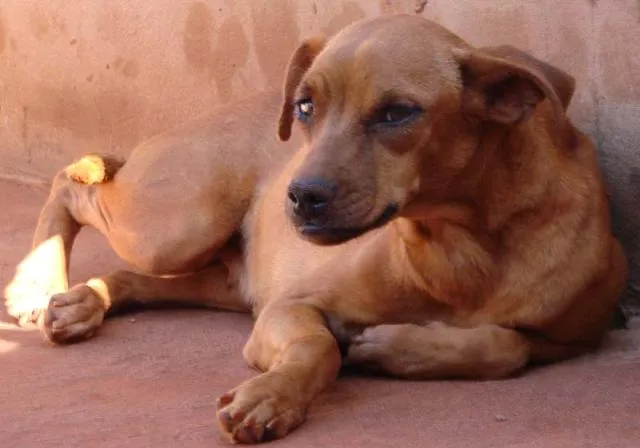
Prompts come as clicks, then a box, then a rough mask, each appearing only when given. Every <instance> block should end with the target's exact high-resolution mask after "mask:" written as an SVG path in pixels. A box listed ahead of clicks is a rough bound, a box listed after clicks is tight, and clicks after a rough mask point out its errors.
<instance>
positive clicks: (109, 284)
mask: <svg viewBox="0 0 640 448" xmlns="http://www.w3.org/2000/svg"><path fill="white" fill-rule="evenodd" d="M238 281H239V279H238V277H237V276H236V275H235V272H234V269H233V264H227V263H225V262H216V263H214V264H212V265H210V266H208V267H207V268H204V269H202V270H200V271H197V272H195V273H193V274H187V275H181V276H175V277H153V276H147V275H142V274H137V273H134V272H129V271H118V272H115V273H113V274H111V275H107V276H104V277H100V278H93V279H90V280H89V281H88V282H86V283H84V284H79V285H76V286H74V287H73V288H71V289H70V290H69V291H67V292H65V293H61V294H56V295H55V296H53V298H52V299H51V302H50V303H49V306H48V308H47V310H46V312H45V313H44V319H43V325H42V330H43V332H44V334H45V336H46V337H47V339H49V340H50V341H51V342H55V343H68V342H76V341H79V340H83V339H87V338H90V337H91V336H93V335H94V334H95V332H96V331H97V329H98V328H99V327H100V326H101V325H102V321H103V319H104V316H105V314H106V313H108V312H109V311H112V310H116V309H117V308H119V307H121V306H123V305H127V304H128V303H140V304H142V305H147V306H152V305H154V304H160V303H163V302H166V303H171V304H181V305H188V306H203V307H209V308H216V309H222V310H228V311H240V312H249V311H250V310H251V306H250V304H249V302H248V301H246V300H245V299H244V296H243V295H242V294H241V288H240V287H239V285H238Z"/></svg>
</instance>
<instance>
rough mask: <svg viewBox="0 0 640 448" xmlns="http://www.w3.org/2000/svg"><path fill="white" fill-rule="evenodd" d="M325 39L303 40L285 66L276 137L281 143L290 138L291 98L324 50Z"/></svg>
mask: <svg viewBox="0 0 640 448" xmlns="http://www.w3.org/2000/svg"><path fill="white" fill-rule="evenodd" d="M325 42H326V39H325V38H324V37H313V38H310V39H307V40H305V41H304V42H302V44H300V46H299V47H298V48H297V49H296V50H295V51H294V52H293V55H292V56H291V59H289V64H288V65H287V69H286V75H285V79H284V85H283V87H282V90H283V92H282V93H283V102H282V109H281V111H280V120H279V121H278V137H279V138H280V140H281V141H287V140H289V137H291V126H292V124H293V96H294V94H295V91H296V88H297V87H298V85H299V84H300V81H301V80H302V77H303V76H304V74H305V73H306V72H307V70H308V69H309V67H310V66H311V64H312V63H313V60H314V59H315V58H316V56H317V55H318V53H320V51H322V49H323V48H324V44H325Z"/></svg>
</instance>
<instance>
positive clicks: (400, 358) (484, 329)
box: [345, 322, 532, 379]
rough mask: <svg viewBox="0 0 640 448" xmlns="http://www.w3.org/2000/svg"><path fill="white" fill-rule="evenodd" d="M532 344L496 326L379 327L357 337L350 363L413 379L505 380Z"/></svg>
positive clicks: (527, 355) (524, 361) (525, 360)
mask: <svg viewBox="0 0 640 448" xmlns="http://www.w3.org/2000/svg"><path fill="white" fill-rule="evenodd" d="M531 349H532V347H531V343H530V341H529V340H528V338H527V337H526V336H524V335H522V334H520V333H519V332H518V331H515V330H511V329H507V328H502V327H499V326H497V325H483V326H479V327H474V328H456V327H451V326H448V325H446V324H444V323H439V322H434V323H432V324H429V325H425V326H419V325H413V324H397V325H379V326H374V327H370V328H368V329H366V330H364V332H362V334H360V335H358V336H356V337H355V338H353V340H352V344H351V346H350V347H349V351H348V355H347V357H346V359H345V364H349V365H354V366H360V367H364V368H370V369H371V370H374V371H378V372H380V373H384V374H388V375H391V376H395V377H400V378H411V379H445V378H465V379H490V378H504V377H508V376H510V375H512V374H514V373H515V372H517V371H519V370H520V369H522V368H523V367H524V366H525V365H526V364H527V363H528V362H529V359H530V355H531Z"/></svg>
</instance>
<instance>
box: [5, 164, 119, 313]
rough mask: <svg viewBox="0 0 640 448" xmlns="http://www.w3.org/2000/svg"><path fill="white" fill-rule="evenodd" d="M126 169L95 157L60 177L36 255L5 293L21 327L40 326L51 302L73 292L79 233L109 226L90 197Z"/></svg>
mask: <svg viewBox="0 0 640 448" xmlns="http://www.w3.org/2000/svg"><path fill="white" fill-rule="evenodd" d="M123 164H124V160H122V159H119V158H117V157H111V156H91V155H90V156H85V157H83V158H82V159H80V160H79V161H78V162H76V163H73V164H71V165H69V166H67V167H66V168H65V169H64V170H62V171H60V172H59V173H58V174H57V175H56V176H55V177H54V179H53V184H52V187H51V191H50V193H49V197H48V198H47V201H46V203H45V205H44V207H43V208H42V210H41V212H40V215H39V217H38V223H37V226H36V230H35V234H34V237H33V243H32V250H31V252H30V253H29V254H28V255H27V257H25V258H24V260H23V261H22V262H21V263H20V265H19V266H18V268H17V270H16V274H15V276H14V277H13V279H12V280H11V282H10V283H9V285H8V286H7V287H6V288H5V291H4V296H5V300H6V308H7V312H8V313H9V314H10V315H11V316H13V317H15V318H17V319H18V320H19V322H20V324H22V325H25V324H28V323H35V322H37V321H38V319H39V318H40V317H41V316H42V312H43V311H44V310H45V309H46V308H47V305H48V303H49V300H50V298H51V296H52V295H53V294H56V293H61V292H64V291H66V290H67V289H68V287H69V280H68V268H69V258H70V254H71V248H72V246H73V242H74V240H75V238H76V236H77V235H78V232H79V231H80V229H81V227H82V226H83V225H87V224H88V225H93V226H95V227H98V228H99V227H100V226H101V225H103V224H102V223H101V222H100V221H101V219H100V217H99V216H97V215H96V211H95V210H91V209H92V207H91V200H90V197H91V195H92V194H94V193H95V189H96V188H97V186H95V185H93V184H100V183H103V182H107V181H109V180H111V179H112V178H113V176H114V175H115V173H116V171H117V170H118V169H119V168H120V167H121V166H122V165H123ZM92 215H93V216H92Z"/></svg>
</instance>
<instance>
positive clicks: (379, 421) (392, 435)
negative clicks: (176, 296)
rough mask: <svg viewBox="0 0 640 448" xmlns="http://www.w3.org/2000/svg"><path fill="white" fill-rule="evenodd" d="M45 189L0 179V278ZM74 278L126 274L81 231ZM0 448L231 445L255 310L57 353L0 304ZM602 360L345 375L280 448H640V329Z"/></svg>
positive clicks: (123, 320)
mask: <svg viewBox="0 0 640 448" xmlns="http://www.w3.org/2000/svg"><path fill="white" fill-rule="evenodd" d="M44 197H45V194H44V192H43V190H41V189H38V188H33V187H26V186H18V185H17V184H13V183H8V182H4V181H0V210H2V216H1V217H0V284H2V285H3V286H4V284H5V283H6V281H7V280H8V279H9V278H10V276H11V275H12V273H13V269H14V267H15V264H16V263H17V262H18V261H19V260H20V258H21V257H22V256H24V254H26V251H27V250H28V248H29V243H30V239H31V233H32V231H33V227H34V224H35V219H36V216H37V212H38V209H39V207H40V205H41V204H42V202H43V200H44ZM77 247H78V250H77V251H76V252H75V258H74V259H73V278H74V279H75V280H81V279H83V278H86V277H87V276H90V275H94V274H98V273H101V272H106V271H109V270H111V269H113V268H115V267H119V266H121V265H120V263H119V262H118V261H117V260H116V259H115V257H114V255H113V254H112V253H111V251H110V250H109V249H108V248H107V247H106V245H105V243H104V242H103V241H102V239H101V238H100V237H99V236H97V235H95V234H94V233H91V232H86V233H84V234H82V235H81V238H80V241H79V242H78V246H77ZM0 312H1V313H2V314H0V321H2V322H0V446H3V447H18V448H30V447H41V448H48V447H63V446H64V447H67V446H69V447H78V446H87V447H121V448H127V447H136V448H137V447H147V446H153V447H185V448H186V447H216V446H220V447H223V446H228V445H227V443H226V442H225V441H224V440H222V439H221V437H220V435H219V434H220V433H219V432H218V429H217V427H216V424H215V419H214V413H215V407H214V402H215V399H216V398H217V396H218V395H220V394H222V393H224V392H225V391H226V390H227V389H229V388H231V387H233V386H235V385H237V384H238V382H239V381H242V380H244V379H246V378H249V377H251V376H252V375H254V374H255V372H253V371H251V370H250V369H249V368H248V367H247V366H246V365H245V364H244V362H243V360H242V357H241V354H240V351H241V348H242V345H243V343H244V341H245V340H246V338H247V336H248V335H249V332H250V329H251V321H250V319H249V318H248V317H247V316H242V315H236V314H226V313H215V312H207V311H198V310H181V311H170V310H165V311H153V312H143V313H136V314H130V315H126V316H122V317H117V318H114V319H112V320H110V321H108V322H107V324H106V325H105V326H104V328H103V330H102V332H101V333H100V334H99V336H98V337H97V338H95V339H93V340H91V341H89V342H86V343H83V344H79V345H75V346H69V347H51V346H50V345H48V344H46V343H45V342H43V341H42V339H41V337H40V335H39V334H38V333H37V332H34V331H26V330H21V329H19V328H17V327H16V326H15V325H13V323H12V322H11V321H10V320H9V319H8V318H7V316H6V314H4V312H3V311H1V310H0ZM631 326H632V329H631V330H629V331H619V332H615V333H612V335H611V336H610V338H609V340H608V341H607V343H606V344H605V347H604V348H603V350H602V351H601V352H599V353H598V354H596V355H590V356H587V357H583V358H580V359H577V360H573V361H570V362H565V363H562V364H558V365H555V366H551V367H546V368H541V369H537V370H534V371H530V372H528V373H527V374H526V375H524V376H522V377H520V378H515V379H511V380H507V381H491V382H446V381H443V382H401V381H391V380H385V379H372V378H359V377H353V376H349V377H345V378H342V379H341V380H340V381H339V382H338V383H337V385H336V386H335V387H334V388H333V389H332V390H330V391H329V392H327V393H326V394H325V395H324V396H322V397H321V398H320V399H319V400H318V401H317V403H316V404H315V406H313V408H312V409H311V412H310V415H309V420H308V422H307V423H306V425H304V426H303V427H302V428H301V429H299V430H298V431H296V432H295V433H294V434H292V435H291V436H289V437H288V438H287V439H286V440H284V441H280V442H277V443H276V444H275V445H274V446H282V447H283V448H285V447H300V448H304V447H318V448H320V447H322V448H326V447H353V448H364V447H366V448H377V447H380V448H383V447H384V448H387V447H437V448H446V447H505V448H507V447H508V448H521V447H522V448H524V447H540V448H555V447H558V448H570V447H598V448H600V447H612V448H613V447H616V448H626V447H629V448H631V447H638V446H640V322H637V321H635V322H632V323H631Z"/></svg>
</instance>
